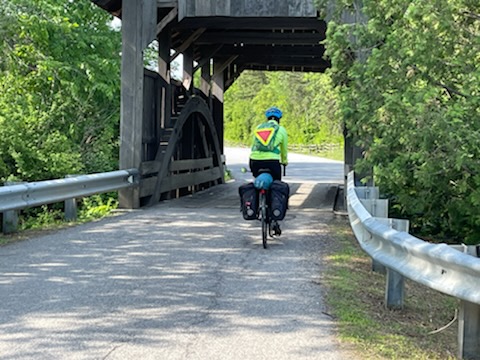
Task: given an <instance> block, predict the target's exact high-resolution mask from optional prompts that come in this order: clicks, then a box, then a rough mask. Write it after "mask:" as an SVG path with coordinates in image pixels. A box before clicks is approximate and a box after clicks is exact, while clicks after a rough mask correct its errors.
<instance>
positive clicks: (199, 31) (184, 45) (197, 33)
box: [170, 28, 206, 62]
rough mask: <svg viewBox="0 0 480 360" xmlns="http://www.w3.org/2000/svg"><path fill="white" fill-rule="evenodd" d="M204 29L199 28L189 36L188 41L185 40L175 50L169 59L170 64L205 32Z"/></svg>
mask: <svg viewBox="0 0 480 360" xmlns="http://www.w3.org/2000/svg"><path fill="white" fill-rule="evenodd" d="M205 30H206V29H205V28H200V29H197V30H195V31H194V32H193V34H191V35H190V36H189V37H188V39H186V40H185V41H183V42H182V44H181V45H180V46H179V47H177V48H176V49H175V50H176V52H175V54H173V55H172V56H171V58H170V62H172V61H173V60H175V59H176V58H177V56H178V55H180V54H181V53H182V52H183V51H185V50H186V49H188V48H189V47H190V45H192V43H193V42H194V41H196V40H197V39H198V38H199V37H200V36H201V35H202V34H203V33H204V32H205Z"/></svg>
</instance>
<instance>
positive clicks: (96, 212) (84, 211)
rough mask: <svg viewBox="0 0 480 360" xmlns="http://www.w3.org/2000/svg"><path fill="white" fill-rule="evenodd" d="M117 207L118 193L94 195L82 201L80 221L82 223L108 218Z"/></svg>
mask: <svg viewBox="0 0 480 360" xmlns="http://www.w3.org/2000/svg"><path fill="white" fill-rule="evenodd" d="M117 207H118V200H117V194H116V193H110V194H101V195H93V196H90V197H88V198H84V199H83V200H82V205H81V207H80V209H79V214H78V219H79V220H80V221H91V220H94V219H99V218H102V217H104V216H107V215H108V214H109V213H110V212H111V211H112V210H114V209H116V208H117Z"/></svg>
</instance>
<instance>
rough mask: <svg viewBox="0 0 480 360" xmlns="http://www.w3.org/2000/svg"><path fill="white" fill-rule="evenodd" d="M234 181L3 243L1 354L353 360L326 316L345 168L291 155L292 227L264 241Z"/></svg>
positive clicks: (232, 159) (243, 177) (240, 153)
mask: <svg viewBox="0 0 480 360" xmlns="http://www.w3.org/2000/svg"><path fill="white" fill-rule="evenodd" d="M226 157H227V164H228V167H229V169H231V170H232V172H233V174H234V176H235V181H232V182H229V183H228V184H225V185H220V186H217V187H215V188H213V189H209V190H207V191H204V192H201V193H197V194H195V195H193V196H189V197H185V198H182V199H177V200H171V201H165V202H162V203H161V204H159V205H157V206H155V207H152V208H146V209H141V210H136V211H126V212H119V213H118V214H117V216H114V217H109V218H106V219H103V220H101V221H97V222H93V223H89V224H84V225H79V226H76V227H73V228H69V229H65V230H61V231H58V232H56V233H54V234H49V235H48V234H47V235H44V236H40V237H38V238H34V239H30V240H28V241H23V242H18V243H15V244H11V245H8V246H4V247H0V304H1V306H0V359H2V360H13V359H35V360H43V359H45V360H47V359H48V360H51V359H68V360H74V359H119V360H120V359H121V360H125V359H132V360H133V359H134V360H148V359H152V360H172V359H179V360H180V359H185V360H197V359H198V360H206V359H209V360H212V359H213V360H215V359H218V360H220V359H221V360H229V359H232V360H237V359H238V360H256V359H276V360H287V359H288V360H291V359H316V360H322V359H335V360H344V359H355V356H354V355H352V354H351V353H349V352H347V351H346V350H344V349H342V347H341V346H340V344H339V342H338V341H337V339H336V336H335V323H334V321H333V320H332V318H331V317H330V316H328V315H326V314H325V313H326V312H327V309H326V308H325V305H324V302H323V294H324V291H325V289H323V287H322V285H321V272H322V268H323V265H322V262H323V254H324V249H326V247H328V246H329V243H330V242H331V241H332V240H331V236H330V233H329V231H331V230H330V229H331V228H330V227H329V223H331V222H332V221H338V220H335V215H333V213H332V211H331V206H332V203H331V202H332V196H333V194H334V193H335V189H336V186H337V184H339V183H341V182H342V181H343V164H342V163H339V162H332V161H328V160H323V159H320V158H313V157H309V156H300V155H298V156H297V155H293V154H292V155H291V158H290V165H289V166H288V169H287V177H286V178H285V180H286V181H288V182H289V183H290V184H291V186H292V192H293V194H292V198H291V200H292V201H291V208H290V210H289V213H288V214H287V218H286V220H285V221H284V222H283V225H282V228H283V234H282V237H281V238H280V239H279V240H275V241H273V242H272V243H271V246H270V248H269V249H267V250H264V249H263V247H262V242H261V237H260V228H259V224H258V222H256V221H249V222H247V221H244V220H243V219H242V218H241V214H240V212H239V199H238V194H237V191H238V186H239V185H240V184H241V183H243V182H245V181H248V180H249V176H250V175H249V174H248V173H247V174H243V173H241V172H240V168H241V167H242V166H246V165H247V164H246V163H247V161H248V152H247V151H246V150H235V149H227V151H226Z"/></svg>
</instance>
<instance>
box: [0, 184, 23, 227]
mask: <svg viewBox="0 0 480 360" xmlns="http://www.w3.org/2000/svg"><path fill="white" fill-rule="evenodd" d="M18 184H22V182H17V181H6V182H5V186H10V185H18ZM18 213H19V211H18V210H8V211H5V212H4V213H3V221H2V232H3V233H4V234H12V233H15V232H17V230H18Z"/></svg>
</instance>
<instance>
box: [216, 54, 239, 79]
mask: <svg viewBox="0 0 480 360" xmlns="http://www.w3.org/2000/svg"><path fill="white" fill-rule="evenodd" d="M236 58H238V55H233V56H230V57H229V58H228V59H226V60H225V61H223V62H217V63H215V66H214V68H213V75H212V76H213V77H214V78H216V77H217V76H218V75H219V74H221V75H222V76H223V71H224V70H225V69H226V68H227V67H228V66H229V65H230V64H231V63H232V62H234V61H235V59H236Z"/></svg>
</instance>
